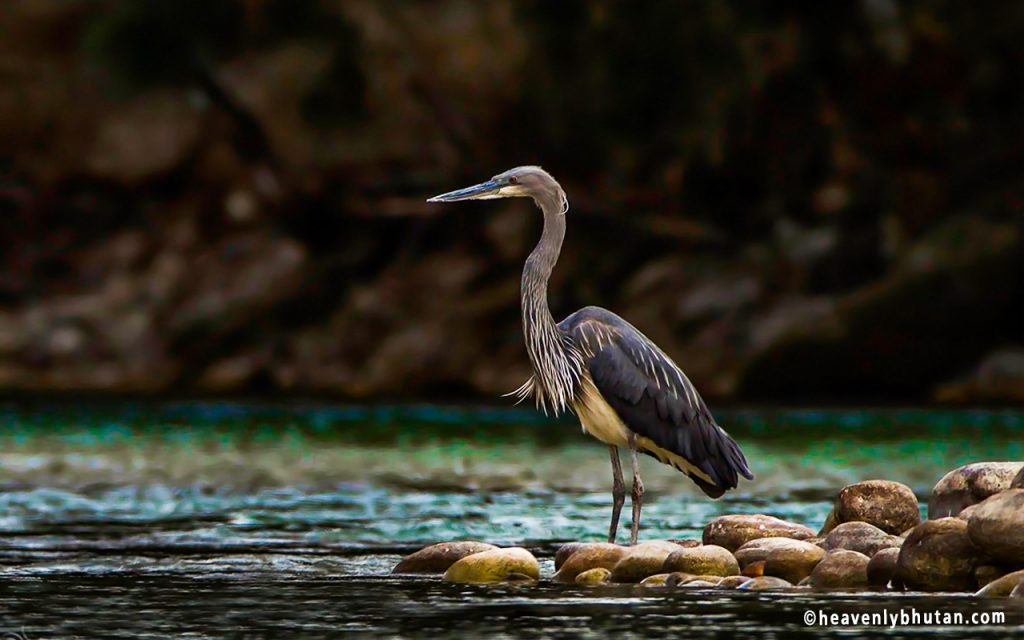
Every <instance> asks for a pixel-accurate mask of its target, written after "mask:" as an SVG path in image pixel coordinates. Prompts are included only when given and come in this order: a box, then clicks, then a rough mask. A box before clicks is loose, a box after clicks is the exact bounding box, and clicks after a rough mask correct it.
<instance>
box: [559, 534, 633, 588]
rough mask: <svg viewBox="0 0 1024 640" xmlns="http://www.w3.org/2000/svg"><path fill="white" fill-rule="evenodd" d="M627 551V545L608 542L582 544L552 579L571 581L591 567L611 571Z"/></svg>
mask: <svg viewBox="0 0 1024 640" xmlns="http://www.w3.org/2000/svg"><path fill="white" fill-rule="evenodd" d="M626 551H627V548H626V547H620V546H619V545H617V544H610V543H607V542H594V543H590V544H585V545H582V546H580V547H579V548H578V549H576V552H575V553H573V554H572V555H570V556H569V557H568V559H567V560H565V561H564V562H563V564H562V565H561V568H559V570H558V572H557V573H555V575H554V577H553V578H552V579H553V580H554V581H555V582H564V583H570V582H573V581H574V580H576V576H578V575H579V574H581V573H583V572H584V571H589V570H590V569H597V568H603V569H608V570H609V571H610V570H612V569H614V568H615V565H616V564H618V562H619V560H622V557H623V556H624V555H626Z"/></svg>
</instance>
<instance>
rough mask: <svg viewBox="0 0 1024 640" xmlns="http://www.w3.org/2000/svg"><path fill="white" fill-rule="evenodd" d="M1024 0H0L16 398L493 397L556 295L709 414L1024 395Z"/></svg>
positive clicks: (5, 334) (1, 265) (4, 375)
mask: <svg viewBox="0 0 1024 640" xmlns="http://www.w3.org/2000/svg"><path fill="white" fill-rule="evenodd" d="M1022 32H1024V5H1020V4H1013V3H1007V4H1004V3H991V4H983V5H978V6H975V5H973V4H969V3H955V2H906V3H903V2H899V3H897V2H894V1H892V0H866V1H864V2H858V3H740V2H735V3H728V2H720V3H704V2H670V3H656V4H651V5H635V4H633V3H625V2H611V1H602V0H578V1H567V2H544V1H542V0H536V1H530V2H527V1H524V2H488V3H479V2H472V1H470V0H440V1H436V2H408V1H405V2H399V1H394V2H375V1H371V0H344V1H342V0H337V1H335V2H302V3H296V2H291V1H289V0H218V1H216V2H199V1H198V0H132V1H115V0H109V1H106V0H6V1H5V2H3V3H0V80H2V81H0V237H2V240H0V243H2V244H0V390H2V391H4V392H6V393H17V392H20V391H70V392H94V391H103V392H137V393H182V394H191V393H218V394H219V393H243V394H265V393H284V394H298V395H306V394H321V393H323V394H328V395H331V396H338V397H349V398H360V397H379V396H391V397H402V398H416V397H444V396H447V397H460V398H469V397H494V396H495V395H496V394H498V393H502V392H506V391H509V390H511V389H513V388H515V387H516V386H518V385H519V383H520V382H521V381H522V379H523V378H524V377H525V376H526V375H527V362H526V358H525V353H524V351H523V347H522V342H521V336H520V328H519V314H518V307H517V304H518V298H517V296H518V294H517V292H518V278H519V269H520V266H521V263H522V260H523V258H524V256H525V255H526V253H527V252H528V251H529V249H530V246H531V244H532V242H533V241H534V240H535V238H536V236H537V234H538V232H539V224H540V221H539V216H538V215H537V214H536V213H535V212H534V211H533V209H532V207H529V206H528V205H527V204H526V203H523V202H516V201H500V202H492V203H482V204H466V205H463V206H459V207H450V208H438V207H435V206H430V205H426V204H425V203H424V198H425V197H426V196H429V195H432V194H434V193H437V192H440V191H446V190H450V189H452V188H456V187H460V186H464V185H466V184H470V183H473V182H477V181H479V180H481V179H483V178H487V177H489V176H490V175H492V174H493V173H497V172H498V171H501V170H504V169H506V168H508V167H510V166H513V165H517V164H528V163H538V164H543V165H544V166H545V167H546V168H548V169H549V170H551V171H552V173H553V174H555V175H556V176H557V177H558V178H559V179H560V180H561V181H562V183H563V185H564V186H565V187H566V189H567V191H568V193H569V197H570V201H571V203H572V211H571V212H570V213H569V215H570V227H569V235H568V239H567V244H566V247H565V251H564V253H563V259H562V263H561V264H560V265H559V267H558V269H557V272H556V274H555V279H554V282H553V283H552V298H551V305H552V308H553V310H554V311H555V313H556V315H559V316H561V315H566V314H568V313H569V312H571V311H572V310H575V309H576V308H578V307H580V306H583V305H585V304H598V305H602V306H607V307H609V308H612V309H614V310H615V311H617V312H619V313H621V314H622V315H623V316H625V317H626V318H628V319H629V320H630V321H631V322H633V323H634V324H635V325H637V326H639V327H640V328H641V329H643V330H644V331H645V332H646V333H647V334H648V335H650V336H651V337H652V338H653V339H654V340H656V341H657V342H658V343H659V344H660V345H662V347H663V348H664V349H665V350H666V351H667V352H668V353H670V354H671V355H673V356H674V357H675V358H676V359H677V360H678V361H679V363H680V364H681V365H682V366H683V367H684V369H686V371H687V372H688V374H689V375H690V377H691V378H693V379H694V381H695V382H696V383H697V385H698V386H699V387H700V388H701V389H702V390H704V392H705V394H706V395H708V396H710V397H716V398H731V399H737V400H743V401H817V400H851V401H852V400H856V401H872V400H888V401H906V402H920V401H929V400H939V401H950V402H968V403H970V402H1011V403H1019V402H1024V313H1022V312H1024V303H1022V301H1024V224H1022V221H1024V213H1022V211H1024V144H1022V143H1021V141H1022V140H1024V118H1022V117H1021V114H1022V113H1024V40H1022V39H1021V38H1020V33H1022Z"/></svg>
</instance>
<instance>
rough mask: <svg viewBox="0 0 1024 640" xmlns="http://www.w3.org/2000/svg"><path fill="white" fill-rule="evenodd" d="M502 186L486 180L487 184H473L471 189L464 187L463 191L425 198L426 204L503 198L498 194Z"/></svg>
mask: <svg viewBox="0 0 1024 640" xmlns="http://www.w3.org/2000/svg"><path fill="white" fill-rule="evenodd" d="M501 187H502V185H500V184H498V182H496V181H494V180H488V181H487V182H481V183H480V184H475V185H473V186H472V187H466V188H465V189H458V190H456V191H449V192H448V193H442V194H441V195H439V196H434V197H433V198H427V202H458V201H459V200H488V199H491V198H501V197H503V196H502V195H501V193H500V191H501Z"/></svg>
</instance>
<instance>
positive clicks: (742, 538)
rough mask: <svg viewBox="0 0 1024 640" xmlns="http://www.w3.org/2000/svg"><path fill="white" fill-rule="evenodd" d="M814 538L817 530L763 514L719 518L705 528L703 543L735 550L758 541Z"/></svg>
mask: <svg viewBox="0 0 1024 640" xmlns="http://www.w3.org/2000/svg"><path fill="white" fill-rule="evenodd" d="M813 536H814V530H813V529H811V528H810V527H806V526H804V525H802V524H796V523H794V522H786V521H785V520H780V519H779V518H776V517H774V516H767V515H762V514H737V515H726V516H719V517H717V518H715V519H714V520H712V521H711V522H709V523H708V524H707V526H705V527H704V538H703V541H704V544H715V545H718V546H720V547H725V548H726V549H728V550H729V551H735V550H736V549H739V548H740V547H741V546H743V545H744V544H745V543H747V542H750V541H751V540H756V539H757V538H776V537H777V538H793V539H794V540H805V539H807V538H810V537H813Z"/></svg>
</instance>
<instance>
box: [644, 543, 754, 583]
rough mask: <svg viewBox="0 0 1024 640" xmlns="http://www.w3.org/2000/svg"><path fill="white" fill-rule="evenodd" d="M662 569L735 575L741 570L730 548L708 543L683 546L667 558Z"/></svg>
mask: <svg viewBox="0 0 1024 640" xmlns="http://www.w3.org/2000/svg"><path fill="white" fill-rule="evenodd" d="M662 571H665V572H668V573H671V572H674V571H682V572H684V573H692V574H694V575H715V576H733V575H736V574H738V573H739V572H740V566H739V563H737V562H736V558H734V557H733V555H732V554H731V553H729V550H728V549H725V548H723V547H719V546H718V545H713V544H706V545H703V546H700V547H691V548H681V549H677V550H675V551H673V552H672V553H670V554H669V555H668V557H666V558H665V564H664V565H662Z"/></svg>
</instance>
